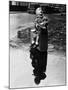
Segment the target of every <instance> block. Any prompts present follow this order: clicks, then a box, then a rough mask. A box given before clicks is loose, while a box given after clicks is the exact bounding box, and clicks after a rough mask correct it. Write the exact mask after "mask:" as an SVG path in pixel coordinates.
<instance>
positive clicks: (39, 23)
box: [32, 7, 48, 45]
mask: <svg viewBox="0 0 68 90" xmlns="http://www.w3.org/2000/svg"><path fill="white" fill-rule="evenodd" d="M34 24H35V31H34V33H35V37H33V40H32V45H34V44H35V45H38V43H39V35H40V32H41V30H42V29H43V30H46V28H47V24H48V19H47V17H45V16H44V14H43V11H42V9H41V7H40V8H37V9H36V19H35V22H34Z"/></svg>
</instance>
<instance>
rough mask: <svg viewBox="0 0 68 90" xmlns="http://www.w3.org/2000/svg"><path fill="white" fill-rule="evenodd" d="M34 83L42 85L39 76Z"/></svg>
mask: <svg viewBox="0 0 68 90" xmlns="http://www.w3.org/2000/svg"><path fill="white" fill-rule="evenodd" d="M34 81H35V83H36V84H37V85H38V84H40V78H39V77H38V76H37V77H36V78H35V79H34Z"/></svg>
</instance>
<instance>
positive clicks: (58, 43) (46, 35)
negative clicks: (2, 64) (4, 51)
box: [9, 1, 66, 89]
mask: <svg viewBox="0 0 68 90" xmlns="http://www.w3.org/2000/svg"><path fill="white" fill-rule="evenodd" d="M65 85H66V4H57V3H46V2H45V3H43V2H27V1H26V2H25V1H9V86H10V89H20V88H34V87H48V86H65Z"/></svg>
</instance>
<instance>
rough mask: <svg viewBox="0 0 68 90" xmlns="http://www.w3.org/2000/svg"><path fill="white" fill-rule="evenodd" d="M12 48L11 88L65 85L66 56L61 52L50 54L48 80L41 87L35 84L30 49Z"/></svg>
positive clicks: (43, 81) (25, 47) (42, 82)
mask: <svg viewBox="0 0 68 90" xmlns="http://www.w3.org/2000/svg"><path fill="white" fill-rule="evenodd" d="M23 47H24V48H22V49H15V48H14V49H13V48H12V47H10V86H11V87H12V88H22V87H38V86H52V85H65V60H66V59H65V56H64V55H63V54H62V53H61V52H50V53H49V54H48V60H47V71H46V74H47V78H46V79H44V80H42V81H41V83H40V84H39V85H36V84H35V83H34V76H33V75H32V73H33V72H32V70H33V68H32V66H31V59H30V57H29V48H28V47H27V46H23Z"/></svg>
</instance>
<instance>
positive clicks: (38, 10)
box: [36, 7, 43, 15]
mask: <svg viewBox="0 0 68 90" xmlns="http://www.w3.org/2000/svg"><path fill="white" fill-rule="evenodd" d="M42 13H43V11H42V8H41V7H39V8H37V9H36V14H37V15H40V14H42Z"/></svg>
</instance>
